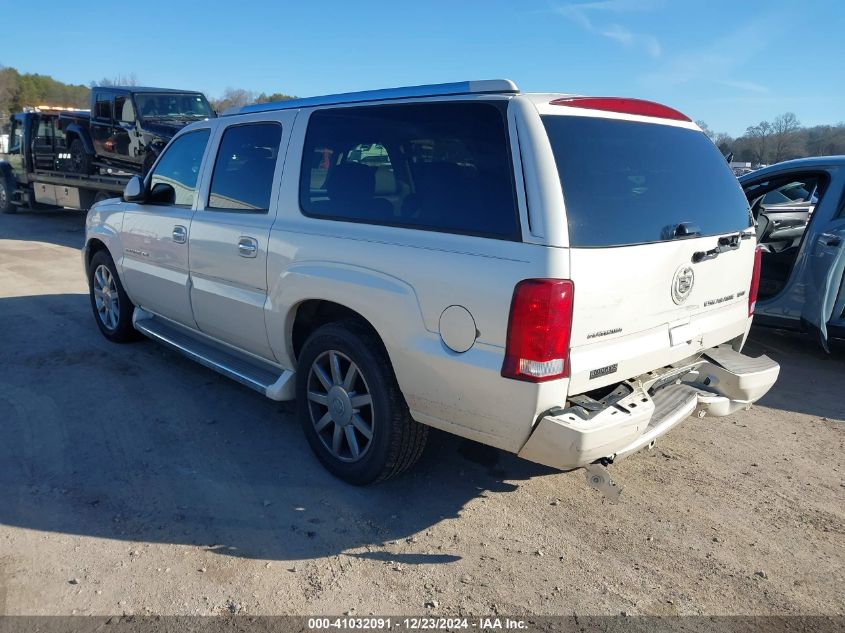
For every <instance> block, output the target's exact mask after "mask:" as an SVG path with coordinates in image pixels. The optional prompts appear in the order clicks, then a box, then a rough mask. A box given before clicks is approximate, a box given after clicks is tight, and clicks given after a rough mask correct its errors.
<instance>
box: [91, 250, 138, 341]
mask: <svg viewBox="0 0 845 633" xmlns="http://www.w3.org/2000/svg"><path fill="white" fill-rule="evenodd" d="M88 289H89V295H90V298H91V309H92V311H93V312H94V320H95V321H96V323H97V327H99V328H100V332H102V333H103V336H105V337H106V338H107V339H109V340H110V341H113V342H115V343H128V342H129V341H134V340H136V339H138V338H140V335H139V334H138V332H137V331H136V330H135V328H134V327H133V326H132V312H133V311H134V309H135V306H134V305H132V302H131V301H130V300H129V297H128V296H127V294H126V291H125V290H124V289H123V284H122V283H120V278H119V277H118V276H117V268H116V267H115V265H114V261H113V260H112V258H111V256H110V255H109V254H108V252H106V251H97V252H96V253H94V256H93V257H92V258H91V264H90V266H88Z"/></svg>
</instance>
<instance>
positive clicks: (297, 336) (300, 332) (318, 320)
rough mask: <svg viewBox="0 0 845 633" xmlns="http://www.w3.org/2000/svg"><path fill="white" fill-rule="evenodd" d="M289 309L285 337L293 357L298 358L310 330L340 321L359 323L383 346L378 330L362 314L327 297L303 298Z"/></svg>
mask: <svg viewBox="0 0 845 633" xmlns="http://www.w3.org/2000/svg"><path fill="white" fill-rule="evenodd" d="M291 310H292V312H293V315H292V319H291V322H290V329H291V331H290V335H289V336H288V337H287V338H288V340H289V341H290V349H291V352H292V353H293V358H294V359H298V358H299V353H300V352H301V351H302V346H303V345H304V344H305V341H306V340H307V339H308V337H309V336H310V335H311V333H312V332H314V331H315V330H317V329H318V328H320V327H322V326H323V325H328V324H329V323H338V322H340V321H356V322H358V323H360V324H361V325H363V326H364V327H366V328H367V329H368V330H370V331H371V332H372V334H373V335H374V336H375V337H376V338H378V340H379V341H381V344H382V346H384V341H383V340H382V338H381V336H380V335H379V333H378V331H377V330H376V328H375V327H374V326H373V324H372V323H370V321H369V320H368V319H367V318H366V317H365V316H364V315H363V314H361V313H360V312H357V311H355V310H353V309H352V308H349V307H347V306H345V305H342V304H340V303H336V302H334V301H330V300H327V299H305V300H303V301H300V302H299V303H298V304H296V305H295V306H293V307H292V308H291Z"/></svg>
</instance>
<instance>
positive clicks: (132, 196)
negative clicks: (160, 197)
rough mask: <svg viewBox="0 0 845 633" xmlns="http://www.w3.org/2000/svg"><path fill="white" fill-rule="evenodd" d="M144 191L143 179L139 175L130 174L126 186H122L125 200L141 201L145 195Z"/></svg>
mask: <svg viewBox="0 0 845 633" xmlns="http://www.w3.org/2000/svg"><path fill="white" fill-rule="evenodd" d="M144 194H145V191H144V181H143V180H141V178H140V176H132V178H130V179H129V182H127V183H126V187H124V188H123V200H124V201H125V202H143V201H144V198H145V197H146V196H145V195H144Z"/></svg>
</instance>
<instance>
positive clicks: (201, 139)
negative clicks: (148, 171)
mask: <svg viewBox="0 0 845 633" xmlns="http://www.w3.org/2000/svg"><path fill="white" fill-rule="evenodd" d="M208 136H209V131H208V129H204V130H197V131H196V132H188V133H187V134H183V135H182V136H180V137H179V138H177V139H175V140H174V141H173V142H172V143H171V144H170V145H169V146H168V147H167V149H166V150H165V152H164V155H163V156H162V157H161V159H160V160H159V161H158V163H157V164H156V167H155V171H154V172H153V173H152V175H151V176H150V192H151V193H152V194H153V196H154V198H155V199H156V200H157V201H158V202H157V203H158V204H173V205H176V206H186V207H189V206H191V205H192V204H193V203H194V192H195V191H196V188H197V177H198V176H199V173H200V164H201V163H202V155H203V153H204V152H205V146H206V145H207V144H208ZM168 187H169V188H170V189H172V193H171V195H170V196H169V197H168V196H163V195H162V194H159V193H157V192H158V191H162V190H164V191H167V188H168ZM164 200H166V202H164Z"/></svg>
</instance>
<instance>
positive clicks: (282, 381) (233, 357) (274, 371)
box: [132, 308, 295, 400]
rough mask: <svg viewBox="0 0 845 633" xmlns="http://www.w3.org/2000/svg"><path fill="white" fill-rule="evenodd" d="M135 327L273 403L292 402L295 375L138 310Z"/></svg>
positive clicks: (147, 335)
mask: <svg viewBox="0 0 845 633" xmlns="http://www.w3.org/2000/svg"><path fill="white" fill-rule="evenodd" d="M132 325H133V326H134V327H135V329H136V330H138V331H139V332H140V333H141V334H143V335H144V336H146V337H148V338H151V339H152V340H154V341H157V342H159V343H162V344H163V345H166V346H167V347H169V348H170V349H172V350H175V351H177V352H179V353H180V354H182V355H183V356H186V357H188V358H190V359H191V360H194V361H196V362H198V363H199V364H200V365H203V366H204V367H208V368H209V369H213V370H214V371H216V372H218V373H220V374H223V375H224V376H226V377H227V378H231V379H232V380H235V381H237V382H239V383H240V384H242V385H244V386H246V387H249V388H250V389H254V390H255V391H258V392H259V393H262V394H264V395H265V396H267V397H268V398H270V399H271V400H292V399H293V398H294V397H295V394H294V381H293V380H292V378H293V375H294V372H292V371H290V370H285V369H282V368H281V367H277V366H275V365H273V364H272V363H268V362H266V361H263V360H261V359H259V358H255V357H253V356H248V355H246V354H243V353H239V352H238V351H237V350H235V349H232V348H229V347H226V346H224V345H222V344H220V343H216V342H215V341H213V340H212V339H209V338H208V337H206V336H205V335H204V334H201V333H198V332H195V331H193V330H189V329H188V328H186V327H184V326H181V325H178V324H176V323H173V322H172V321H168V320H167V319H164V318H162V317H159V316H156V315H154V314H152V313H150V312H147V311H146V310H143V309H142V308H135V312H134V313H133V315H132Z"/></svg>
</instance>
